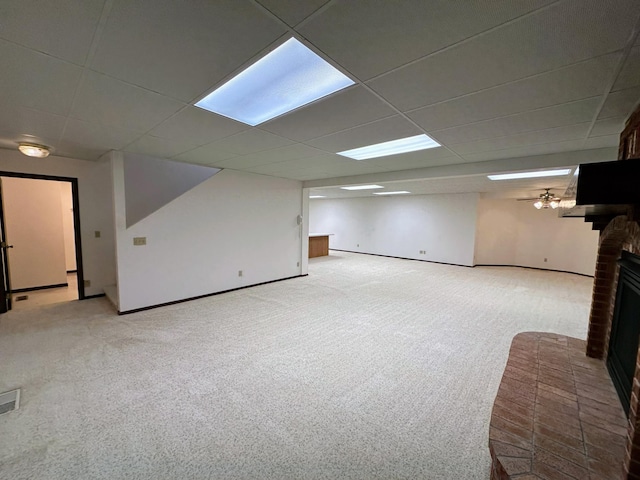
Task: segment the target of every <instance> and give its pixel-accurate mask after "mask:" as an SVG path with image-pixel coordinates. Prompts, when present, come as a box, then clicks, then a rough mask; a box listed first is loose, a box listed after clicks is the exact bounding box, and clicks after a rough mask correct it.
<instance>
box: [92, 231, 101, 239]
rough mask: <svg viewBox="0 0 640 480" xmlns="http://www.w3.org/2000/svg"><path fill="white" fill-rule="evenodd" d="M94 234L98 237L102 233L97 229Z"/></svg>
mask: <svg viewBox="0 0 640 480" xmlns="http://www.w3.org/2000/svg"><path fill="white" fill-rule="evenodd" d="M93 235H94V237H96V238H100V235H101V233H100V230H96V231H95V232H93Z"/></svg>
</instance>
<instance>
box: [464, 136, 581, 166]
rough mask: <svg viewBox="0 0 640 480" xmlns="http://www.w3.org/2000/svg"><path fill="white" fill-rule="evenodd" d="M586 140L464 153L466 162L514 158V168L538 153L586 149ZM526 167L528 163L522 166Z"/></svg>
mask: <svg viewBox="0 0 640 480" xmlns="http://www.w3.org/2000/svg"><path fill="white" fill-rule="evenodd" d="M585 142H586V141H585V140H580V139H578V140H565V141H559V142H552V143H539V144H533V145H524V146H516V147H512V148H505V149H502V150H494V151H487V152H478V153H468V154H466V155H463V158H464V159H465V161H466V162H484V161H487V160H500V159H513V162H512V164H513V166H512V168H516V166H518V165H519V164H518V159H519V158H521V157H530V156H536V155H546V154H550V153H562V152H571V151H574V150H586V149H587V148H588V147H586V146H585ZM521 169H526V164H523V165H522V166H521Z"/></svg>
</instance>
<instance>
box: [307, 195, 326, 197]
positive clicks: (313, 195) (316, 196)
mask: <svg viewBox="0 0 640 480" xmlns="http://www.w3.org/2000/svg"><path fill="white" fill-rule="evenodd" d="M309 198H327V197H326V195H309Z"/></svg>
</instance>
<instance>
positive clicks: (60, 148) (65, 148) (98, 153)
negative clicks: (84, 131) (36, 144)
mask: <svg viewBox="0 0 640 480" xmlns="http://www.w3.org/2000/svg"><path fill="white" fill-rule="evenodd" d="M86 145H87V144H84V143H82V144H78V143H75V142H67V141H63V142H60V143H58V145H57V146H56V148H55V150H54V152H53V153H54V154H55V155H56V156H59V157H67V158H79V159H81V160H92V161H95V160H98V159H99V158H100V157H102V156H103V155H104V154H105V153H107V152H108V151H109V149H106V148H104V149H101V148H95V147H93V146H90V147H87V146H86Z"/></svg>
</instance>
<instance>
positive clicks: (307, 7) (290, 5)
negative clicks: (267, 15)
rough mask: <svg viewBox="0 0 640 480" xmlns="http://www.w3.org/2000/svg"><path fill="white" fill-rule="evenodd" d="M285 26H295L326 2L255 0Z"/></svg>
mask: <svg viewBox="0 0 640 480" xmlns="http://www.w3.org/2000/svg"><path fill="white" fill-rule="evenodd" d="M257 1H258V2H259V3H261V4H262V5H263V6H264V7H265V8H267V9H268V10H269V11H270V12H271V13H273V14H274V15H276V16H277V17H278V18H280V19H281V20H282V21H284V22H285V23H286V24H287V25H290V26H292V27H293V26H295V25H297V24H298V23H300V22H301V21H302V20H304V19H305V18H307V17H308V16H309V15H311V14H312V13H313V12H315V11H316V10H317V9H319V8H320V7H322V6H323V5H324V4H325V3H327V0H305V1H304V2H301V1H300V0H257Z"/></svg>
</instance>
